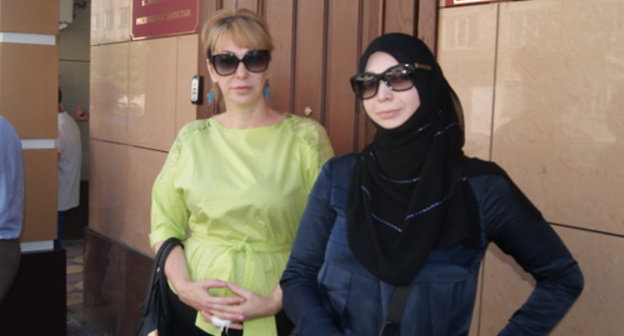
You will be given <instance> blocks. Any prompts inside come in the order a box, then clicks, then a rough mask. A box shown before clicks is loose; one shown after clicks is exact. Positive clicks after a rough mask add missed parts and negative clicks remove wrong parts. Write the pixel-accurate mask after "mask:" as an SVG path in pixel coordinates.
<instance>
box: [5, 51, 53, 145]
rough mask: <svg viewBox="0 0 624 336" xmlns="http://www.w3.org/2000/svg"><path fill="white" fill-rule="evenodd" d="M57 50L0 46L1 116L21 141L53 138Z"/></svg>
mask: <svg viewBox="0 0 624 336" xmlns="http://www.w3.org/2000/svg"><path fill="white" fill-rule="evenodd" d="M58 67H59V64H58V47H57V46H51V45H34V44H19V43H0V69H2V71H1V72H0V113H1V114H2V115H3V116H5V117H7V119H9V120H11V123H12V124H13V127H15V129H16V131H17V133H18V134H19V136H20V138H22V139H42V138H43V139H51V138H56V115H57V113H56V112H57V107H56V106H57V102H58V91H57V87H58Z"/></svg>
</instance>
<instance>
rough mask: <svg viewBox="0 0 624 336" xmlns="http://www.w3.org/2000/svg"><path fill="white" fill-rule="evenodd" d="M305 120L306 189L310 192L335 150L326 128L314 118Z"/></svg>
mask: <svg viewBox="0 0 624 336" xmlns="http://www.w3.org/2000/svg"><path fill="white" fill-rule="evenodd" d="M303 120H305V121H304V123H305V130H303V132H304V136H303V138H304V141H305V143H306V146H305V147H306V149H307V150H306V152H305V154H304V155H305V156H306V157H305V158H304V160H305V162H306V168H305V172H304V174H305V176H304V182H305V183H304V184H305V188H306V190H307V191H308V192H309V191H310V190H311V189H312V186H314V182H315V181H316V178H317V176H318V174H319V172H320V171H321V168H322V167H323V164H325V162H327V160H329V159H330V158H331V157H333V156H334V151H333V149H332V145H331V143H330V140H329V137H328V136H327V132H326V131H325V128H324V127H323V126H322V125H321V124H319V123H318V122H316V121H314V120H312V119H308V118H303Z"/></svg>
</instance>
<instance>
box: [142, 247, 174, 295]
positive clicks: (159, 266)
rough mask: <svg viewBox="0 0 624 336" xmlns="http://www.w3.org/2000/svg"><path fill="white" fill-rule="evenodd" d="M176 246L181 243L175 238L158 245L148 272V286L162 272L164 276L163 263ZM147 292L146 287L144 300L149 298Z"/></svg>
mask: <svg viewBox="0 0 624 336" xmlns="http://www.w3.org/2000/svg"><path fill="white" fill-rule="evenodd" d="M178 245H180V246H182V241H181V240H180V239H178V238H175V237H171V238H168V239H167V240H165V241H164V242H163V243H162V244H161V245H160V248H159V249H158V252H157V253H156V257H154V263H153V264H152V271H151V272H150V279H149V282H148V284H153V283H154V281H155V280H156V278H157V276H158V274H159V273H161V272H162V273H163V274H164V272H165V262H167V257H168V256H169V253H171V251H172V250H173V248H174V247H176V246H178ZM149 291H150V289H149V287H148V289H147V292H148V294H147V295H146V298H149Z"/></svg>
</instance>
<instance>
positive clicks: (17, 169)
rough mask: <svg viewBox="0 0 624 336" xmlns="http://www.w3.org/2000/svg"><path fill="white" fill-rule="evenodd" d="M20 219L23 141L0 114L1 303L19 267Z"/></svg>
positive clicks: (22, 186)
mask: <svg viewBox="0 0 624 336" xmlns="http://www.w3.org/2000/svg"><path fill="white" fill-rule="evenodd" d="M23 219H24V171H23V166H22V144H21V142H20V139H19V137H18V136H17V133H16V132H15V129H14V128H13V126H11V124H10V123H9V122H8V121H7V120H6V119H4V118H3V117H0V305H2V302H3V301H4V298H5V296H6V294H7V293H8V291H9V289H10V288H11V286H12V285H13V281H14V280H15V275H16V274H17V270H18V267H19V261H20V255H21V251H20V243H19V237H20V235H21V233H22V222H23Z"/></svg>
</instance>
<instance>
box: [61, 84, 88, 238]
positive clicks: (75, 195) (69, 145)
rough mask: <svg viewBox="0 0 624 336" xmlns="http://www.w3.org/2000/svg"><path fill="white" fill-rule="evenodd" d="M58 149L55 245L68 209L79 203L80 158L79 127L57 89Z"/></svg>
mask: <svg viewBox="0 0 624 336" xmlns="http://www.w3.org/2000/svg"><path fill="white" fill-rule="evenodd" d="M57 120H58V138H57V139H56V148H57V150H58V170H57V184H58V186H57V188H58V189H57V191H58V192H57V209H58V223H57V237H56V240H55V241H54V243H55V245H57V246H60V245H61V236H62V233H63V221H64V219H65V214H66V213H67V211H68V210H70V209H73V208H75V207H77V206H78V205H79V204H80V161H81V159H82V153H81V151H82V145H81V142H80V129H79V128H78V125H77V124H76V121H75V120H74V118H72V117H71V116H70V115H69V113H67V112H66V111H65V109H64V108H63V95H62V93H61V90H60V89H59V96H58V114H57Z"/></svg>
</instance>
